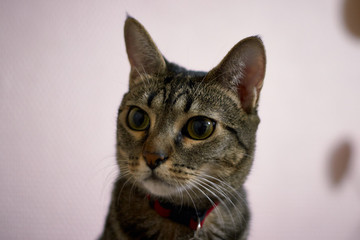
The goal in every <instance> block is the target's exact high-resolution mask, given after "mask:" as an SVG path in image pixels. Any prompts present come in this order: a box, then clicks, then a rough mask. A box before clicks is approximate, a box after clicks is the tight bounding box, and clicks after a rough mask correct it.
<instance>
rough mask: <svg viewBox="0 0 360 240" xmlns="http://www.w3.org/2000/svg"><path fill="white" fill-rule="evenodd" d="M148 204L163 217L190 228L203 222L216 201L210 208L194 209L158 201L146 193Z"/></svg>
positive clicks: (194, 228)
mask: <svg viewBox="0 0 360 240" xmlns="http://www.w3.org/2000/svg"><path fill="white" fill-rule="evenodd" d="M148 199H149V203H150V206H151V207H152V208H153V209H154V210H155V211H156V212H157V213H158V214H159V215H160V216H161V217H164V218H169V219H171V220H173V221H174V222H177V223H181V224H184V225H185V226H188V227H190V228H191V229H192V230H194V231H195V230H197V229H198V228H201V227H202V226H203V224H204V222H205V219H206V217H207V216H208V215H209V214H210V213H211V212H212V210H214V209H215V207H216V206H217V205H218V202H217V203H215V205H213V206H212V207H211V208H209V209H207V210H203V211H199V210H196V209H194V208H190V207H185V206H176V205H173V204H171V203H168V202H160V201H159V200H157V199H153V198H151V197H150V195H148Z"/></svg>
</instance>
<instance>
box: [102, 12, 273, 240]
mask: <svg viewBox="0 0 360 240" xmlns="http://www.w3.org/2000/svg"><path fill="white" fill-rule="evenodd" d="M125 41H126V47H127V53H128V56H129V62H130V65H131V73H130V84H129V86H130V88H129V91H128V92H127V93H126V94H125V95H124V97H123V100H122V102H121V105H120V108H119V114H118V121H117V162H118V165H119V168H120V175H119V177H118V179H117V181H116V183H115V185H114V190H113V195H112V200H111V204H110V208H109V213H108V217H107V220H106V224H105V228H104V232H103V235H102V237H101V239H103V240H105V239H108V240H110V239H111V240H113V239H122V240H123V239H164V240H165V239H166V240H169V239H246V238H247V236H248V229H249V219H250V213H249V210H248V206H247V201H246V193H245V190H244V188H243V183H244V182H245V180H246V177H247V175H248V173H249V171H250V168H251V166H252V162H253V157H254V148H255V134H256V130H257V126H258V124H259V117H258V115H257V104H258V99H259V93H260V90H261V88H262V85H263V79H264V74H265V62H266V60H265V51H264V47H263V45H262V42H261V40H260V39H259V38H258V37H250V38H247V39H244V40H242V41H240V42H239V43H238V44H237V45H235V47H234V48H233V49H232V50H231V51H230V52H229V53H228V55H227V56H226V57H225V58H224V59H223V60H222V61H221V63H220V64H219V65H218V66H217V67H215V68H214V69H212V70H211V71H210V72H208V73H206V72H196V71H188V70H186V69H184V68H182V67H180V66H178V65H176V64H173V63H170V62H168V61H167V60H166V59H165V58H164V57H163V56H162V54H161V53H160V51H159V50H158V49H157V47H156V45H155V43H154V42H153V41H152V39H151V37H150V35H149V34H148V33H147V32H146V30H145V29H144V27H143V26H142V25H141V24H140V23H139V22H137V21H136V20H135V19H133V18H131V17H129V18H128V19H127V21H126V24H125ZM134 107H136V108H139V109H141V110H142V111H144V112H145V113H146V114H147V115H148V116H149V119H150V122H149V127H148V128H147V129H145V130H143V131H134V130H132V129H131V128H129V126H128V122H127V121H128V120H127V118H128V114H129V111H131V109H133V108H134ZM196 116H203V117H206V118H208V119H212V120H213V121H214V122H216V127H215V128H214V129H215V130H214V132H213V133H212V134H211V136H210V137H208V138H206V139H203V140H194V139H191V138H190V137H189V136H186V135H185V133H184V126H186V124H187V122H188V121H189V119H191V118H193V117H196ZM148 149H151V151H152V152H151V154H159V156H160V153H164V154H165V155H166V161H165V160H164V161H162V162H161V163H162V164H161V165H159V166H157V167H156V168H154V169H150V167H149V166H150V165H147V163H146V159H145V158H146V154H148ZM164 159H165V158H164ZM149 195H150V196H151V197H152V198H155V199H159V200H160V201H164V202H169V203H171V204H173V205H177V206H184V207H185V206H186V207H192V208H194V209H196V210H204V209H205V210H206V209H209V208H210V207H211V206H213V205H215V204H218V205H217V206H216V207H215V209H214V210H213V211H212V212H211V213H210V214H209V216H208V217H207V218H206V220H205V222H204V225H203V227H202V228H200V229H198V230H197V231H194V230H192V229H190V228H189V227H188V226H185V225H183V224H179V223H177V222H174V221H172V220H170V219H167V218H163V217H161V216H159V214H157V213H156V212H155V211H154V209H152V208H151V207H150V204H149V200H148V197H147V196H149Z"/></svg>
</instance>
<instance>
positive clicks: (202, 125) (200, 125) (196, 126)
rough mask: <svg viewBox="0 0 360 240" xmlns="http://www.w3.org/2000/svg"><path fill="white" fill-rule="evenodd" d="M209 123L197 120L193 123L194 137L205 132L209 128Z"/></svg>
mask: <svg viewBox="0 0 360 240" xmlns="http://www.w3.org/2000/svg"><path fill="white" fill-rule="evenodd" d="M210 124H211V123H210V122H209V121H205V120H197V121H194V123H193V131H194V133H195V134H196V135H198V136H202V135H204V134H205V133H206V132H207V129H208V128H209V127H210Z"/></svg>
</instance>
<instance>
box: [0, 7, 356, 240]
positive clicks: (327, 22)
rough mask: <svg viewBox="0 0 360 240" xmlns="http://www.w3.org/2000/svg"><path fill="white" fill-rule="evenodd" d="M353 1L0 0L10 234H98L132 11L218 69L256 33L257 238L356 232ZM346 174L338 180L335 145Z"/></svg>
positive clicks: (0, 109) (1, 216)
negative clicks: (261, 60)
mask: <svg viewBox="0 0 360 240" xmlns="http://www.w3.org/2000/svg"><path fill="white" fill-rule="evenodd" d="M343 4H344V3H343V1H339V0H338V1H336V0H318V1H311V0H307V1H296V2H295V1H286V0H277V1H266V0H263V1H260V0H256V1H255V0H253V1H200V0H199V1H190V0H188V1H130V0H129V1H120V0H118V1H111V0H107V1H95V0H72V1H70V0H69V1H48V0H32V1H25V0H1V2H0V239H95V238H96V237H97V236H98V235H99V234H100V232H101V229H102V227H103V222H104V218H105V215H106V211H107V207H108V204H109V199H110V191H111V186H112V181H113V179H114V178H115V177H116V174H117V168H116V165H115V157H114V149H115V147H114V145H115V122H116V112H117V107H118V105H119V103H120V100H121V98H122V95H123V94H124V92H125V91H126V90H127V86H128V82H127V79H128V73H129V64H128V62H127V56H126V53H125V47H124V41H123V23H124V20H125V17H126V12H128V13H130V14H131V15H132V16H134V17H136V18H137V19H138V20H139V21H141V22H142V23H143V24H144V25H145V27H146V28H147V29H148V31H149V32H150V34H151V35H152V36H153V38H154V40H155V42H156V43H157V45H158V46H159V48H160V50H161V51H162V52H163V53H164V55H165V56H166V57H167V58H168V59H169V60H171V61H175V62H177V63H179V64H181V65H183V66H185V67H188V68H192V69H197V70H209V69H211V68H212V67H214V66H215V65H216V64H217V63H218V62H219V61H220V60H221V59H222V57H223V56H224V55H225V54H226V52H227V51H228V50H230V48H231V47H232V46H233V45H234V44H235V43H237V42H238V41H239V40H241V39H242V38H244V37H247V36H250V35H257V34H260V35H261V36H262V38H263V41H264V43H265V46H266V49H267V55H268V65H267V66H268V68H267V75H266V79H265V85H264V88H263V92H262V96H261V102H260V105H261V106H260V116H261V118H262V122H261V125H260V129H259V132H258V148H257V154H256V161H255V164H254V168H253V171H252V173H251V176H250V177H249V181H248V182H247V184H246V185H247V188H248V191H249V200H250V205H251V208H252V212H253V223H252V229H251V235H250V238H249V239H252V240H262V239H276V240H288V239H292V240H297V239H299V240H300V239H301V240H303V239H337V240H338V239H342V240H356V239H360V237H359V236H360V164H359V162H358V160H359V156H360V152H359V151H360V126H359V125H360V107H359V103H360V94H359V91H360V40H359V39H356V38H355V37H353V36H352V35H350V33H349V32H348V31H347V29H346V28H345V25H344V21H343ZM342 141H348V142H349V143H350V146H351V147H352V149H351V150H352V155H351V159H350V160H351V161H350V170H349V172H348V175H346V177H345V179H344V180H343V181H342V182H341V184H339V186H338V187H334V186H332V185H331V182H330V176H329V161H330V159H331V156H332V154H333V152H334V150H335V149H336V147H337V146H338V145H339V144H341V142H342Z"/></svg>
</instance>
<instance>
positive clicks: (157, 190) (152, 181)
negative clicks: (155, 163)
mask: <svg viewBox="0 0 360 240" xmlns="http://www.w3.org/2000/svg"><path fill="white" fill-rule="evenodd" d="M143 186H144V187H145V188H146V189H147V190H148V191H149V192H150V193H152V194H154V195H158V196H169V195H171V194H172V193H174V192H176V189H177V188H176V187H175V186H172V185H170V184H169V183H167V182H166V181H165V180H163V179H161V178H160V177H159V176H158V175H156V174H155V173H154V172H152V173H151V175H150V176H149V177H147V178H145V179H144V180H143Z"/></svg>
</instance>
